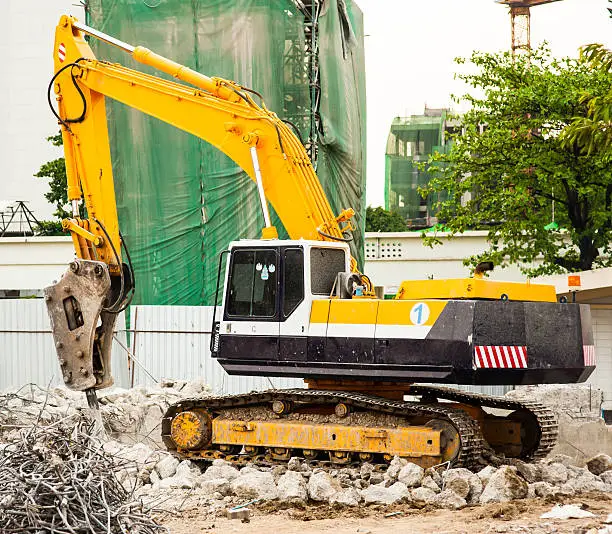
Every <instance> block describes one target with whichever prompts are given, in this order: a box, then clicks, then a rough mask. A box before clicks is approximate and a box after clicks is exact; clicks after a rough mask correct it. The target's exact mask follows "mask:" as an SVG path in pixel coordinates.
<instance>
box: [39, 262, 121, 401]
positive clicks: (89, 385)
mask: <svg viewBox="0 0 612 534" xmlns="http://www.w3.org/2000/svg"><path fill="white" fill-rule="evenodd" d="M44 293H45V300H46V302H47V309H48V311H49V317H50V320H51V330H52V332H53V340H54V342H55V349H56V351H57V356H58V359H59V364H60V367H61V370H62V376H63V379H64V383H65V384H66V386H67V387H68V388H69V389H72V390H75V391H87V390H96V389H102V388H106V387H108V386H111V385H112V384H113V378H112V375H111V361H110V357H111V347H112V339H113V328H114V326H115V320H116V317H117V315H116V313H110V312H106V311H103V308H104V306H108V300H109V296H110V294H111V277H110V274H109V271H108V266H107V265H106V264H105V263H102V262H99V261H90V260H80V259H77V260H75V261H73V262H72V263H71V264H70V267H69V269H68V270H67V271H66V272H65V273H64V274H63V276H62V278H61V280H60V281H59V282H58V283H56V284H54V285H52V286H49V287H47V288H45V290H44ZM88 395H89V396H92V395H93V391H89V392H88ZM88 398H89V397H88Z"/></svg>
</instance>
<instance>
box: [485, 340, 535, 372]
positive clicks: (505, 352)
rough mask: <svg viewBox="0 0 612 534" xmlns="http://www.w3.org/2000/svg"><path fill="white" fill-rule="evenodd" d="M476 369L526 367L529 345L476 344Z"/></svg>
mask: <svg viewBox="0 0 612 534" xmlns="http://www.w3.org/2000/svg"><path fill="white" fill-rule="evenodd" d="M474 367H475V368H476V369H526V368H527V347H522V346H517V345H476V347H475V351H474Z"/></svg>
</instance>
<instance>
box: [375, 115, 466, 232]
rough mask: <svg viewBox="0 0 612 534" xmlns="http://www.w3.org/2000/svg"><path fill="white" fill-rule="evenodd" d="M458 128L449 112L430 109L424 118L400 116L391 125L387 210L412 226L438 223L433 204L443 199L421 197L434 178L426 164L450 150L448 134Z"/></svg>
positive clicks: (387, 159) (388, 149)
mask: <svg viewBox="0 0 612 534" xmlns="http://www.w3.org/2000/svg"><path fill="white" fill-rule="evenodd" d="M455 127H456V122H454V121H452V120H449V119H448V110H447V109H432V108H428V107H427V106H426V107H425V112H424V113H423V115H412V116H410V117H396V118H395V119H394V120H393V123H392V124H391V130H390V132H389V138H388V139H387V149H386V152H385V209H387V210H390V211H394V212H397V213H399V214H400V215H401V216H402V217H403V218H404V219H405V220H406V222H407V223H408V225H409V226H410V227H414V228H425V227H429V226H433V225H434V224H436V223H437V222H438V221H437V219H436V217H435V210H432V204H434V205H435V202H436V201H437V200H443V199H442V198H440V197H435V198H428V199H424V198H422V197H421V195H420V194H419V188H420V187H422V186H424V185H426V184H427V183H428V182H429V180H430V178H431V175H430V173H429V172H428V171H427V170H426V169H424V168H423V164H424V163H426V162H427V160H428V159H429V156H430V155H431V154H433V153H435V152H445V151H446V150H448V148H449V146H450V137H449V135H448V134H449V133H451V132H452V130H453V129H454V128H455Z"/></svg>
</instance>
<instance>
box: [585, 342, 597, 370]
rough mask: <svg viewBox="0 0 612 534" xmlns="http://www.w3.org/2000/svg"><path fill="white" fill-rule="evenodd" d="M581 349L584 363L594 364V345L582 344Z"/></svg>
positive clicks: (587, 364)
mask: <svg viewBox="0 0 612 534" xmlns="http://www.w3.org/2000/svg"><path fill="white" fill-rule="evenodd" d="M582 351H583V352H584V365H586V366H590V365H595V364H596V362H595V345H582Z"/></svg>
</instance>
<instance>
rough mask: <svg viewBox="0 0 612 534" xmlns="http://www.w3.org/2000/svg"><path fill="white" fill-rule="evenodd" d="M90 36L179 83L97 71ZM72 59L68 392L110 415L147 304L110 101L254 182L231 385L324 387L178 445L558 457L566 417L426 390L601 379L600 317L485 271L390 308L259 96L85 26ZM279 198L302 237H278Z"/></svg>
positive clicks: (259, 397)
mask: <svg viewBox="0 0 612 534" xmlns="http://www.w3.org/2000/svg"><path fill="white" fill-rule="evenodd" d="M85 35H89V36H90V37H91V38H96V39H101V40H102V41H105V42H107V43H109V44H111V45H114V46H117V47H119V48H121V49H123V50H124V51H125V52H126V53H127V54H130V55H131V56H132V58H133V59H134V60H136V61H137V62H140V63H142V64H144V65H148V66H150V67H153V68H155V69H157V70H158V71H160V72H163V73H166V74H168V75H170V76H172V77H174V78H176V79H177V82H173V81H168V80H166V79H162V78H160V77H157V76H152V75H147V74H144V73H141V72H138V71H135V70H131V69H128V68H126V67H123V66H121V65H119V64H113V63H108V62H105V61H100V60H97V59H96V58H95V57H94V54H93V52H92V50H91V49H90V47H89V45H88V43H87V42H86V40H85V38H84V37H85ZM54 64H55V74H54V76H53V78H52V80H51V83H50V84H49V104H50V106H51V108H52V110H53V112H54V114H55V115H56V117H57V119H58V121H59V125H60V127H61V131H62V136H63V141H64V152H65V159H66V173H67V178H68V197H69V201H70V203H71V206H72V217H71V218H68V219H66V220H64V221H63V227H64V229H65V230H67V231H69V232H70V234H71V235H72V239H73V243H74V248H75V251H76V256H77V258H76V259H75V260H74V261H73V262H72V263H70V266H69V269H68V270H67V272H66V273H65V274H64V275H63V277H62V278H61V280H60V281H59V282H58V283H56V284H54V285H53V286H50V287H48V288H46V289H45V299H46V301H47V306H48V310H49V315H50V319H51V325H52V330H53V335H54V341H55V347H56V349H57V355H58V358H59V364H60V367H61V370H62V375H63V379H64V382H65V384H66V385H67V386H68V387H69V388H71V389H74V390H78V391H84V392H86V394H87V396H88V399H89V400H90V403H91V404H95V402H96V390H98V389H102V388H105V387H108V386H110V385H111V384H112V375H111V369H110V350H111V338H112V335H113V328H114V323H115V318H116V316H117V314H118V313H119V312H120V311H122V310H123V309H125V308H126V306H127V305H128V304H129V302H130V300H131V296H132V295H133V292H134V290H135V284H134V274H133V269H132V267H131V261H130V257H129V253H128V252H127V248H126V247H125V242H124V240H123V238H122V236H121V233H120V230H119V223H118V219H117V208H116V202H115V193H114V188H113V175H112V166H111V156H110V149H109V140H108V131H107V122H106V121H107V119H106V110H105V98H106V97H108V98H112V99H115V100H117V101H119V102H122V103H123V104H125V105H127V106H130V107H132V108H135V109H137V110H140V111H142V112H143V113H146V114H148V115H151V116H153V117H156V118H158V119H160V120H162V121H165V122H167V123H169V124H172V125H173V126H175V127H177V128H180V129H181V130H184V131H187V132H189V133H191V134H193V135H195V136H198V137H200V138H201V139H203V140H205V141H207V142H209V143H211V144H212V145H214V146H215V147H217V148H218V149H219V150H221V151H223V152H224V153H225V154H227V155H228V156H229V157H230V158H232V159H233V160H234V161H235V162H236V163H237V164H238V165H239V166H240V167H241V168H242V169H244V170H245V171H246V172H247V174H248V175H249V176H250V177H251V178H252V180H253V181H254V182H255V184H256V187H257V189H258V192H259V198H260V201H261V210H262V212H263V219H264V221H265V227H264V228H263V230H262V235H261V239H249V240H240V241H235V242H232V243H229V244H228V249H227V251H225V253H223V254H222V258H220V259H219V269H218V278H217V291H218V293H219V292H220V293H222V295H219V296H222V298H221V302H222V304H221V306H219V307H217V308H215V310H216V311H215V316H214V319H213V324H212V340H211V353H212V356H213V357H214V358H216V359H217V361H218V362H219V363H220V365H222V366H223V368H224V369H225V370H226V371H227V372H228V373H230V374H242V375H256V376H289V377H301V378H304V380H305V382H306V386H307V387H305V388H299V389H291V390H270V391H265V392H253V393H249V394H243V395H230V396H218V397H206V398H196V399H186V400H183V401H181V402H179V403H176V404H174V405H172V406H171V407H170V408H169V409H168V411H167V412H166V414H165V416H164V418H163V421H162V438H163V440H164V443H165V444H166V446H167V448H168V449H169V450H171V451H173V452H174V453H175V454H176V455H177V456H179V457H181V458H190V459H193V460H211V459H215V458H225V459H226V460H228V461H231V462H235V463H237V464H240V463H245V462H247V461H252V462H258V463H264V464H265V463H274V462H283V461H287V460H288V459H289V458H290V457H292V456H300V457H303V458H306V459H307V460H309V461H311V462H322V463H329V462H331V463H332V464H334V465H346V464H351V463H359V462H365V461H368V462H381V463H382V462H386V461H389V460H390V459H391V458H392V457H393V456H395V455H398V456H401V457H404V458H408V459H410V460H412V461H413V462H416V463H418V464H420V465H422V466H425V467H427V466H433V465H437V464H441V463H444V462H451V463H452V464H453V465H464V466H471V465H474V464H479V463H482V462H486V461H492V460H494V459H495V458H500V457H506V458H508V457H510V458H519V459H522V460H532V459H536V458H540V457H543V456H545V455H546V454H547V453H548V452H549V451H550V449H551V448H552V447H553V446H554V444H555V441H556V436H557V423H556V421H555V417H554V415H553V413H552V412H551V411H550V410H549V409H548V408H546V407H544V406H542V405H540V404H538V403H536V402H518V401H513V400H508V399H504V398H498V397H492V396H487V395H483V394H472V393H467V392H464V391H460V390H458V389H455V388H450V387H444V386H434V385H427V384H428V383H429V384H431V383H438V384H440V383H442V384H475V385H483V384H538V383H547V382H555V383H570V382H581V381H584V380H586V379H587V378H588V376H589V375H590V374H591V373H592V371H593V369H594V362H593V358H592V354H593V335H592V328H591V321H590V315H589V309H588V307H586V306H584V305H579V304H568V303H566V302H557V300H556V295H555V291H554V288H553V287H551V286H544V285H536V284H521V283H507V282H494V281H490V280H487V279H485V278H484V276H483V274H484V272H485V271H486V270H488V269H490V268H491V266H490V265H486V264H483V265H481V266H479V268H478V269H477V271H476V274H475V275H474V277H473V278H470V279H459V280H457V279H454V280H423V281H406V282H403V283H402V284H401V287H400V289H399V291H398V293H397V295H396V296H395V298H394V299H392V300H384V299H381V298H377V297H376V295H375V292H374V290H373V289H374V288H373V284H372V283H371V281H370V280H369V279H368V277H367V276H365V275H364V274H362V273H360V272H359V271H358V269H357V264H356V262H355V260H354V259H353V258H352V257H351V255H350V251H349V247H348V244H347V241H348V240H349V239H350V233H351V231H352V230H353V227H352V225H351V220H350V219H351V217H352V215H353V211H352V210H351V209H345V210H344V211H343V212H342V213H340V214H339V215H337V216H336V215H334V213H333V212H332V209H331V207H330V205H329V202H328V200H327V198H326V196H325V194H324V192H323V189H322V187H321V185H320V183H319V181H318V179H317V176H316V174H315V172H314V170H313V167H312V164H311V162H310V160H309V158H308V155H307V153H306V150H305V148H304V147H303V146H302V144H301V143H300V141H299V139H298V137H297V136H296V135H295V134H294V133H293V132H292V130H291V129H290V128H289V127H288V126H287V124H286V123H285V122H283V121H282V120H281V119H279V118H278V117H277V116H276V115H275V114H274V113H273V112H271V111H269V110H268V109H267V108H266V107H265V104H264V103H263V101H261V100H260V99H258V101H256V99H255V97H256V96H258V94H257V93H256V92H255V91H253V90H251V89H248V88H246V87H243V86H241V85H239V84H237V83H235V82H232V81H228V80H224V79H221V78H210V77H207V76H204V75H203V74H200V73H198V72H194V71H193V70H191V69H189V68H187V67H185V66H182V65H180V64H178V63H175V62H173V61H171V60H169V59H166V58H164V57H161V56H159V55H157V54H155V53H153V52H151V51H150V50H148V49H146V48H144V47H141V46H132V45H130V44H127V43H124V42H121V41H119V40H117V39H115V38H113V37H111V36H108V35H105V34H103V33H101V32H99V31H97V30H95V29H93V28H90V27H88V26H86V25H85V24H82V23H80V22H78V21H77V20H76V19H74V18H72V17H69V16H63V17H62V18H61V20H60V22H59V24H58V26H57V29H56V34H55V45H54ZM180 82H182V83H180ZM52 93H53V94H54V95H55V99H56V106H54V105H53V103H52ZM168 157H180V155H171V154H169V155H168ZM195 193H196V192H194V194H195ZM198 194H199V192H198ZM268 202H269V203H271V204H272V205H273V206H274V209H275V210H276V212H277V213H278V215H279V217H280V219H281V220H282V222H283V224H284V226H285V228H286V230H287V232H288V234H289V236H290V239H286V240H281V239H278V236H277V232H276V229H275V228H274V226H272V224H271V222H270V216H269V212H268ZM82 203H84V205H85V208H86V211H87V217H86V218H84V217H81V216H80V213H81V211H80V210H81V208H82ZM123 251H125V254H123ZM123 257H125V258H126V261H125V262H124V261H123V259H122V258H123ZM223 257H225V259H226V262H225V265H226V266H225V268H223V262H222V260H223ZM169 357H171V355H169ZM203 357H204V355H203ZM407 397H408V398H409V399H410V400H407Z"/></svg>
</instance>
